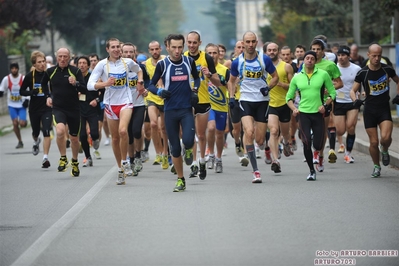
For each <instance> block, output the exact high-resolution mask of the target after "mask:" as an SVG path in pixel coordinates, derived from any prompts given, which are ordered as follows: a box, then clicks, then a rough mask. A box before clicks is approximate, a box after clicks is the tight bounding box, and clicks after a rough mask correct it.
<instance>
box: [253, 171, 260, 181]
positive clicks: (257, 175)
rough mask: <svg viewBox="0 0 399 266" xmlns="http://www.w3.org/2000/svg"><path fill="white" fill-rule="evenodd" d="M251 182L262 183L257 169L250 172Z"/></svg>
mask: <svg viewBox="0 0 399 266" xmlns="http://www.w3.org/2000/svg"><path fill="white" fill-rule="evenodd" d="M252 177H253V178H252V183H254V184H255V183H262V178H260V173H259V171H255V172H253V173H252Z"/></svg>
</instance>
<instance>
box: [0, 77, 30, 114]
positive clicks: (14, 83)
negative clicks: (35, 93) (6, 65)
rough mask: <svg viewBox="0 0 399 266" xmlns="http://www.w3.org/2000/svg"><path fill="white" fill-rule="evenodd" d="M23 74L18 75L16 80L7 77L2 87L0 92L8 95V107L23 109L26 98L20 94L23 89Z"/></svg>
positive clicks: (0, 86)
mask: <svg viewBox="0 0 399 266" xmlns="http://www.w3.org/2000/svg"><path fill="white" fill-rule="evenodd" d="M24 78H25V77H24V76H23V75H22V74H18V76H17V77H16V78H14V77H13V75H11V74H9V75H7V76H5V77H4V78H3V80H2V82H1V85H0V91H3V92H4V93H7V105H8V106H10V107H14V108H22V103H23V102H24V100H25V99H26V98H29V97H24V96H21V95H20V94H19V89H20V88H21V85H22V81H23V80H24Z"/></svg>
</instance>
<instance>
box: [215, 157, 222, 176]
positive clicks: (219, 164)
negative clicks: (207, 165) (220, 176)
mask: <svg viewBox="0 0 399 266" xmlns="http://www.w3.org/2000/svg"><path fill="white" fill-rule="evenodd" d="M215 173H223V164H222V161H221V160H218V161H216V166H215Z"/></svg>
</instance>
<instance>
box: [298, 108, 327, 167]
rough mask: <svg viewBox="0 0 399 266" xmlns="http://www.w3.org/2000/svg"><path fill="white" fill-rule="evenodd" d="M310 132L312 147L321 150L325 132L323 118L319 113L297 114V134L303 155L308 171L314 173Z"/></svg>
mask: <svg viewBox="0 0 399 266" xmlns="http://www.w3.org/2000/svg"><path fill="white" fill-rule="evenodd" d="M312 132H313V147H314V148H315V149H316V150H318V151H320V150H321V149H322V148H323V142H324V138H325V133H326V130H325V128H324V116H323V114H321V113H315V114H306V113H300V114H299V134H300V135H301V140H302V143H303V154H304V155H305V158H306V162H307V163H308V166H309V169H310V170H313V171H314V165H313V154H312Z"/></svg>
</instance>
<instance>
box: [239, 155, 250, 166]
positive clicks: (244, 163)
mask: <svg viewBox="0 0 399 266" xmlns="http://www.w3.org/2000/svg"><path fill="white" fill-rule="evenodd" d="M240 163H241V166H244V167H247V166H248V164H249V160H248V158H247V157H246V156H243V157H240Z"/></svg>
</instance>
